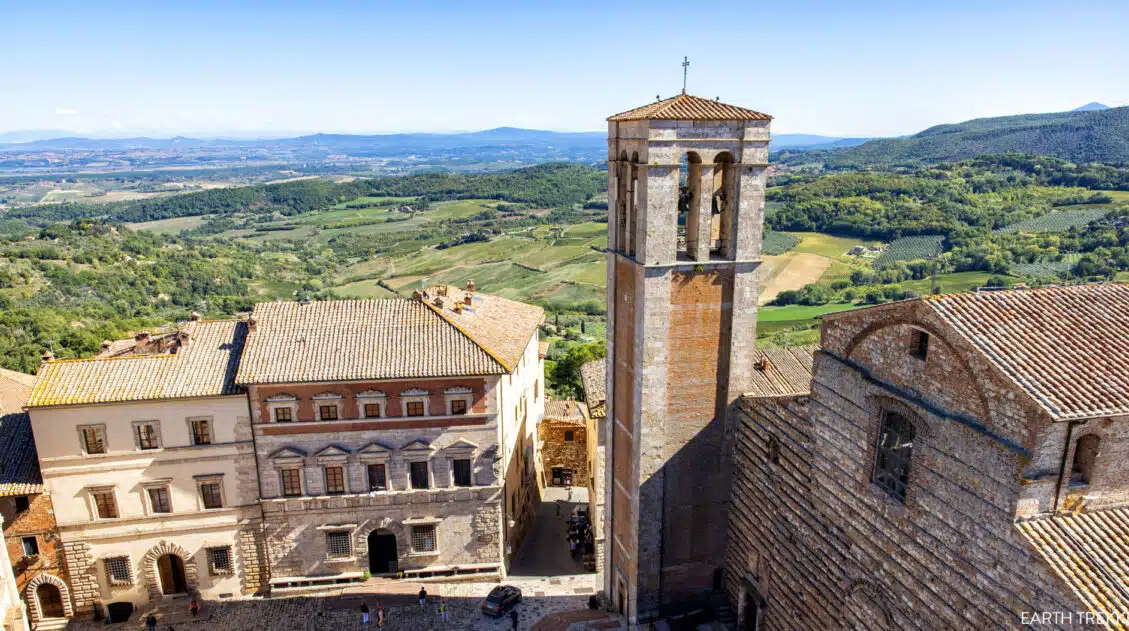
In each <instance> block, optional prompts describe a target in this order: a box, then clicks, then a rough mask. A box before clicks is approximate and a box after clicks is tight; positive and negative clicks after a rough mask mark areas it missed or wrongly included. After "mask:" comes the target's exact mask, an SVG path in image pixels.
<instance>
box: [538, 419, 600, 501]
mask: <svg viewBox="0 0 1129 631" xmlns="http://www.w3.org/2000/svg"><path fill="white" fill-rule="evenodd" d="M538 431H539V432H540V438H541V462H542V466H543V467H544V470H545V477H546V479H547V480H549V484H552V475H553V468H554V467H564V468H566V469H572V483H573V485H574V486H581V485H585V486H586V485H587V484H588V475H589V471H588V433H587V431H586V430H585V428H584V427H583V426H577V425H575V424H556V423H553V422H552V421H542V422H541V427H539V428H538ZM566 432H571V433H572V440H571V441H566V440H565V433H566Z"/></svg>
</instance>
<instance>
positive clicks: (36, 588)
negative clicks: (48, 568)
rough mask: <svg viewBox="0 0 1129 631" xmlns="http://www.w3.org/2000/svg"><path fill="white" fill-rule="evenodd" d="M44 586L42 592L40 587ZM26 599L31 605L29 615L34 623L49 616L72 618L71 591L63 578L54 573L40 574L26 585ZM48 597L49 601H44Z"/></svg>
mask: <svg viewBox="0 0 1129 631" xmlns="http://www.w3.org/2000/svg"><path fill="white" fill-rule="evenodd" d="M41 587H42V588H44V590H43V592H40V588H41ZM24 599H25V600H26V601H27V602H28V604H29V605H30V606H29V607H28V617H29V618H30V619H31V622H32V623H36V622H39V621H40V620H44V619H49V618H70V617H71V616H73V615H74V610H73V609H72V607H71V592H70V590H69V589H67V584H66V583H64V582H63V579H61V578H59V577H58V576H55V575H53V574H39V575H38V576H36V577H35V578H33V579H31V580H30V581H28V583H27V585H26V586H24ZM44 599H46V600H47V601H48V602H44Z"/></svg>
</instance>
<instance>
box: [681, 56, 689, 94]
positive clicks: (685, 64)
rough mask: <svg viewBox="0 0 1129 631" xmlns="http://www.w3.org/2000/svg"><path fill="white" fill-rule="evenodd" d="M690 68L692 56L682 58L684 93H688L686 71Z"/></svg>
mask: <svg viewBox="0 0 1129 631" xmlns="http://www.w3.org/2000/svg"><path fill="white" fill-rule="evenodd" d="M689 69H690V58H689V57H683V58H682V93H683V94H686V72H687V71H688V70H689Z"/></svg>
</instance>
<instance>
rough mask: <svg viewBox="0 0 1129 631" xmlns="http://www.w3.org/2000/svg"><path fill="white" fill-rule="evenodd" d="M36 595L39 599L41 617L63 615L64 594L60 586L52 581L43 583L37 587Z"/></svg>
mask: <svg viewBox="0 0 1129 631" xmlns="http://www.w3.org/2000/svg"><path fill="white" fill-rule="evenodd" d="M35 597H36V598H37V599H38V600H39V615H40V617H41V618H62V617H63V613H64V612H63V595H62V594H60V593H59V588H58V587H55V586H54V585H52V584H50V583H43V584H42V585H40V586H39V587H37V588H35Z"/></svg>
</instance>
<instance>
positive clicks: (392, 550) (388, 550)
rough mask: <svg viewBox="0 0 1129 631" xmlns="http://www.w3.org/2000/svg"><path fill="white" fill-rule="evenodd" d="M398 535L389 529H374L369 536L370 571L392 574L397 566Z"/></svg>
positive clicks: (372, 572) (374, 573)
mask: <svg viewBox="0 0 1129 631" xmlns="http://www.w3.org/2000/svg"><path fill="white" fill-rule="evenodd" d="M397 554H398V553H397V551H396V535H394V534H392V533H391V532H388V531H387V530H384V529H381V530H374V531H372V532H371V533H369V536H368V567H369V573H371V574H373V575H376V574H390V573H392V572H395V571H396V570H397V567H396V557H397Z"/></svg>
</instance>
